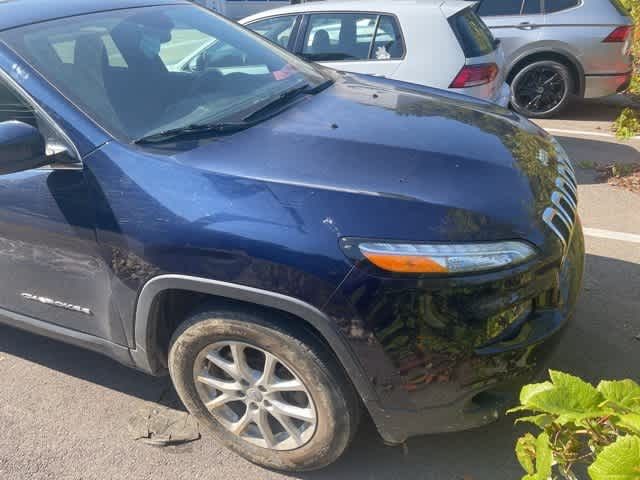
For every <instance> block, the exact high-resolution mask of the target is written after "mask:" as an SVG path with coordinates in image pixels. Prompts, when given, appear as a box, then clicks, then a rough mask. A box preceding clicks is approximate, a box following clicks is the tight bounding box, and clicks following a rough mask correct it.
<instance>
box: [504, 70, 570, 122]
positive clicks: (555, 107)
mask: <svg viewBox="0 0 640 480" xmlns="http://www.w3.org/2000/svg"><path fill="white" fill-rule="evenodd" d="M573 83H574V81H573V78H572V76H571V72H570V71H569V68H568V67H567V66H566V65H564V64H562V63H560V62H557V61H554V60H541V61H537V62H533V63H530V64H528V65H525V66H524V67H523V68H522V69H521V70H520V71H519V72H518V73H517V74H516V75H515V77H514V78H513V81H512V82H511V107H512V108H513V109H514V110H515V111H516V112H518V113H520V114H521V115H524V116H526V117H529V118H551V117H554V116H556V115H558V114H559V113H561V112H562V111H563V110H564V109H565V108H566V107H567V105H568V104H569V101H570V100H571V92H572V91H573ZM536 99H538V102H537V103H536Z"/></svg>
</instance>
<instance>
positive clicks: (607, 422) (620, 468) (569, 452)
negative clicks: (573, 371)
mask: <svg viewBox="0 0 640 480" xmlns="http://www.w3.org/2000/svg"><path fill="white" fill-rule="evenodd" d="M549 376H550V378H551V381H546V382H543V383H536V384H531V385H526V386H525V387H523V388H522V391H521V392H520V403H521V405H520V406H518V407H516V408H513V409H511V410H509V413H514V412H523V411H526V412H530V413H531V414H532V415H530V416H526V417H522V418H519V419H518V420H516V422H517V423H518V422H526V423H530V424H533V425H535V426H536V427H538V428H539V429H540V430H542V431H541V433H540V434H539V435H538V436H537V437H536V436H534V435H532V434H531V433H527V434H526V435H524V436H522V437H521V438H519V439H518V442H517V444H516V456H517V458H518V461H519V462H520V464H521V465H522V468H524V470H525V471H526V474H525V475H524V477H522V480H549V479H555V478H559V477H558V475H560V476H561V477H562V478H565V479H567V480H576V479H578V476H577V473H576V467H578V466H579V465H587V466H588V468H587V472H588V474H589V477H590V478H591V480H640V385H638V384H637V383H636V382H634V381H632V380H620V381H602V382H600V383H599V384H598V386H597V387H594V386H593V385H591V384H590V383H587V382H585V381H583V380H581V379H580V378H578V377H574V376H572V375H569V374H567V373H562V372H556V371H550V372H549Z"/></svg>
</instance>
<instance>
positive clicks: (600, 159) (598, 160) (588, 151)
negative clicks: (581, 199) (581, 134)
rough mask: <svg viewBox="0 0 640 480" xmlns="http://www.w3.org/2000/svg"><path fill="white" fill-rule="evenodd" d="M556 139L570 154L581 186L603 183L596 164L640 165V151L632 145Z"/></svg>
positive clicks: (589, 140)
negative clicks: (595, 167) (595, 166)
mask: <svg viewBox="0 0 640 480" xmlns="http://www.w3.org/2000/svg"><path fill="white" fill-rule="evenodd" d="M556 138H557V139H558V141H559V142H560V144H561V145H562V146H563V147H564V148H565V150H566V151H567V153H568V154H569V157H570V158H571V161H572V162H573V165H574V167H575V169H576V176H577V178H578V183H579V184H580V185H590V184H594V183H602V181H600V180H599V179H598V177H599V175H598V172H596V170H595V169H594V168H593V167H594V165H595V164H597V165H600V166H606V165H611V164H613V163H618V164H637V163H640V151H639V150H638V149H637V148H636V147H634V146H633V145H630V144H625V143H617V142H613V141H609V142H607V141H600V140H591V139H585V138H575V137H565V136H561V135H557V136H556Z"/></svg>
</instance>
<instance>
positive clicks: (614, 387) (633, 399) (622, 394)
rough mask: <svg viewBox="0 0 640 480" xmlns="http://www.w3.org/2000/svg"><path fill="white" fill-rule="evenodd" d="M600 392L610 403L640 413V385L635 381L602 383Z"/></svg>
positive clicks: (599, 387) (599, 386)
mask: <svg viewBox="0 0 640 480" xmlns="http://www.w3.org/2000/svg"><path fill="white" fill-rule="evenodd" d="M598 391H599V392H600V393H602V395H603V396H604V398H605V399H607V400H608V401H609V402H612V403H614V404H616V405H619V406H621V407H624V408H628V409H630V410H632V411H635V412H636V413H640V385H638V384H637V383H636V382H634V381H633V380H628V379H627V380H618V381H612V382H610V381H602V382H600V383H599V384H598Z"/></svg>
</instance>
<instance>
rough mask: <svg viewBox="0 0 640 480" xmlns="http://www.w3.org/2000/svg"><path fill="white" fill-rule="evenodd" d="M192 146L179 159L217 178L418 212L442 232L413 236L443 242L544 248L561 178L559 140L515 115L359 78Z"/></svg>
mask: <svg viewBox="0 0 640 480" xmlns="http://www.w3.org/2000/svg"><path fill="white" fill-rule="evenodd" d="M183 148H185V149H184V151H182V152H177V153H175V156H174V158H175V160H176V161H178V162H180V163H183V164H187V165H189V166H192V167H195V168H198V169H204V170H207V171H211V172H215V173H216V174H221V175H230V176H234V177H241V178H245V179H252V180H255V181H259V182H269V183H271V184H277V185H284V186H289V187H291V188H295V189H300V188H302V189H306V191H313V192H316V193H320V192H325V193H326V192H341V193H342V194H344V195H350V196H353V195H356V196H360V197H367V198H375V199H376V200H375V201H373V200H372V202H373V203H369V208H378V207H375V206H374V205H378V206H380V203H379V202H381V201H382V200H384V199H386V200H388V201H393V202H394V205H396V207H395V208H405V209H406V206H404V207H400V206H399V205H397V202H409V203H411V205H412V208H413V210H412V211H414V212H418V211H419V212H420V215H421V217H420V218H424V219H425V221H424V223H425V224H429V223H430V224H431V225H438V226H439V227H438V228H432V227H431V229H430V230H429V229H427V231H423V232H422V233H418V232H417V230H415V229H408V230H406V233H405V234H404V236H405V237H415V236H418V235H419V236H420V237H423V238H422V239H424V240H434V241H435V240H451V239H452V238H454V239H456V238H459V239H463V238H464V239H469V238H470V237H469V236H470V234H471V236H472V237H473V238H478V239H488V238H489V237H488V236H487V235H491V236H493V237H495V236H498V237H505V238H513V237H515V236H518V237H526V238H528V239H529V240H530V241H532V242H535V243H541V242H543V240H544V238H543V235H542V234H541V233H540V225H541V222H540V216H541V212H542V210H544V207H545V206H547V204H548V202H549V195H550V190H551V187H552V185H553V181H554V179H555V176H557V169H556V168H555V162H556V159H555V155H556V153H555V150H554V147H553V143H552V142H551V139H550V137H549V136H548V135H547V134H546V133H545V132H544V131H542V130H541V129H539V128H538V127H536V126H535V125H533V124H532V123H531V122H529V121H528V120H526V119H524V118H522V117H520V116H518V115H516V114H514V113H511V112H509V111H508V110H505V109H502V108H500V107H497V106H493V105H492V104H488V103H486V102H484V101H480V100H475V99H472V98H470V97H465V96H462V95H457V94H450V93H447V92H444V91H440V90H435V89H429V88H423V87H418V86H414V85H411V86H409V85H407V84H403V83H400V82H394V81H390V80H378V79H374V78H371V77H365V76H357V75H351V74H348V75H344V76H341V77H340V78H339V79H338V80H337V81H336V83H335V84H334V85H333V86H332V87H331V88H329V89H327V90H325V91H324V92H322V93H319V94H317V95H315V96H308V97H304V98H302V99H300V100H299V101H298V102H296V103H295V104H293V105H291V106H290V108H288V109H287V110H286V111H285V112H283V113H281V114H279V115H277V116H275V117H273V118H271V119H269V120H267V121H265V122H263V123H261V124H259V125H257V126H255V127H253V128H250V129H248V130H245V131H243V132H240V133H237V134H235V135H231V136H228V137H223V138H218V139H216V140H215V141H213V142H211V141H209V142H207V141H203V142H202V145H199V146H197V147H196V148H193V145H192V144H190V145H187V146H185V145H184V144H183ZM554 172H556V173H554ZM376 202H377V203H376ZM356 204H361V202H359V201H355V202H354V205H356ZM344 208H345V210H347V211H348V209H349V207H348V206H347V205H344ZM354 208H356V207H355V206H354ZM416 209H417V210H416ZM351 215H352V216H353V215H356V212H355V211H352V212H351ZM429 218H431V222H429V221H426V219H429ZM412 221H413V220H412ZM398 222H399V220H398ZM356 223H357V222H356ZM443 225H444V226H443ZM398 228H399V229H400V230H402V229H401V228H400V227H398ZM443 230H446V231H447V232H446V238H445V237H443V236H442V235H443V233H442V232H443ZM487 232H490V233H487ZM349 234H350V235H354V234H361V235H365V234H367V235H369V236H372V235H382V234H383V229H381V230H379V231H368V230H367V229H366V228H362V229H361V230H359V231H355V232H354V231H351V230H350V231H349ZM387 235H388V234H387Z"/></svg>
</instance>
